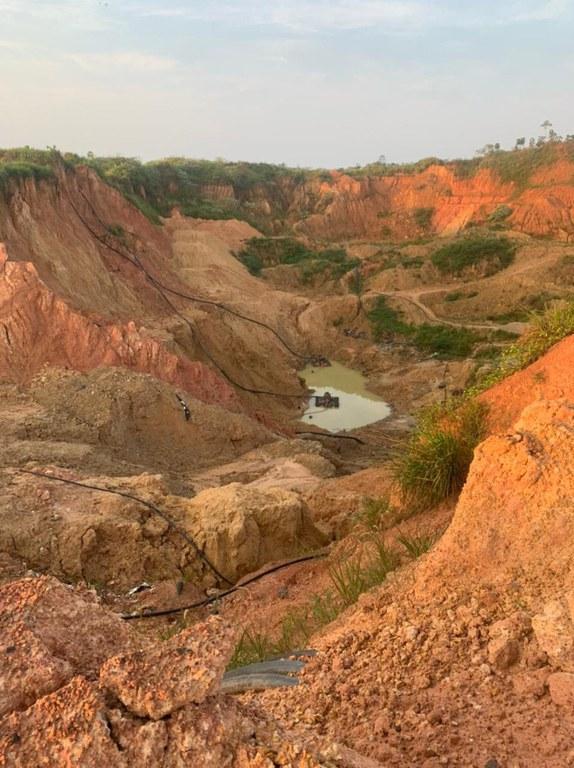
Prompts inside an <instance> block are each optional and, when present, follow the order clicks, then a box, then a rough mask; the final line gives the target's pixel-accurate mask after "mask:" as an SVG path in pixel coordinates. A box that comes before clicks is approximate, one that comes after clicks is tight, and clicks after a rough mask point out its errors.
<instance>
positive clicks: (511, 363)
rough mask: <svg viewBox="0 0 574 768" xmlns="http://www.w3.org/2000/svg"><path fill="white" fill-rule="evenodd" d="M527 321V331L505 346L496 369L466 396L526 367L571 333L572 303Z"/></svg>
mask: <svg viewBox="0 0 574 768" xmlns="http://www.w3.org/2000/svg"><path fill="white" fill-rule="evenodd" d="M529 320H530V324H531V325H530V329H529V330H528V331H527V332H526V333H525V334H524V335H523V336H521V337H520V338H519V339H518V340H517V341H516V342H515V343H514V344H511V345H509V346H508V347H506V349H505V350H504V351H503V352H502V354H501V355H500V359H499V362H498V365H497V366H496V367H495V369H494V370H493V371H491V372H490V373H488V374H486V375H485V376H483V377H482V378H481V379H480V380H479V381H478V382H476V384H475V385H474V386H473V387H472V388H471V389H470V390H469V392H468V395H469V396H471V395H473V394H476V393H477V392H482V391H483V390H485V389H488V387H491V386H493V385H494V384H496V383H498V382H499V381H501V380H502V379H505V378H506V377H507V376H510V375H512V374H513V373H516V371H520V370H522V368H526V366H528V365H530V364H531V363H533V362H534V361H535V360H537V359H538V358H539V357H541V356H542V355H543V354H545V352H547V351H548V350H549V349H550V347H553V346H554V344H557V343H558V342H559V341H562V339H564V338H565V337H566V336H570V334H572V333H574V300H572V299H571V300H562V301H556V302H553V303H551V304H550V305H549V306H548V307H547V308H546V309H545V310H544V311H542V312H538V313H533V314H531V315H530V316H529Z"/></svg>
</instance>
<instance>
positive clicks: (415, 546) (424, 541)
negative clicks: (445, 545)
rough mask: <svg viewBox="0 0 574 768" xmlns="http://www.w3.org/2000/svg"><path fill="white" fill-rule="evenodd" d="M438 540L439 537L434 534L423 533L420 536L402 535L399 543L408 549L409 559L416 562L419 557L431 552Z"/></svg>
mask: <svg viewBox="0 0 574 768" xmlns="http://www.w3.org/2000/svg"><path fill="white" fill-rule="evenodd" d="M437 538H438V537H437V535H436V534H433V533H423V534H419V535H418V536H408V535H407V534H401V535H400V536H398V537H397V541H398V542H399V544H401V545H402V546H403V547H404V548H405V549H406V551H407V554H408V555H409V557H411V558H412V559H413V560H416V559H417V558H418V557H420V556H421V555H424V554H425V553H426V552H428V551H429V549H430V548H431V547H432V545H433V544H434V543H435V542H436V540H437Z"/></svg>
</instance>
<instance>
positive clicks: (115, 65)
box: [65, 51, 177, 72]
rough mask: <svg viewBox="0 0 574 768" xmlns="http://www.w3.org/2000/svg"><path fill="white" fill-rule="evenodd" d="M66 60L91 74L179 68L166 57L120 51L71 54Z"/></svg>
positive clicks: (166, 70)
mask: <svg viewBox="0 0 574 768" xmlns="http://www.w3.org/2000/svg"><path fill="white" fill-rule="evenodd" d="M65 58H66V59H68V60H69V61H73V62H74V64H77V65H78V66H79V67H81V68H82V69H86V70H88V71H90V72H111V71H116V70H129V71H131V72H169V71H172V70H174V69H176V68H177V62H176V61H175V59H171V58H167V57H164V56H154V55H152V54H148V53H141V52H139V51H119V52H115V53H69V54H67V55H66V57H65Z"/></svg>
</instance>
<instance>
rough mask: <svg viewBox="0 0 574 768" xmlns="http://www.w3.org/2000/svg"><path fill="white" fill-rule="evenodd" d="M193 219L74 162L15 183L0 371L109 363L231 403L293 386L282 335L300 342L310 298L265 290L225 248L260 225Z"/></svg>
mask: <svg viewBox="0 0 574 768" xmlns="http://www.w3.org/2000/svg"><path fill="white" fill-rule="evenodd" d="M196 227H197V228H195V227H194V224H193V222H190V221H189V220H185V219H183V218H181V217H176V218H175V219H174V220H173V221H170V222H168V225H167V226H164V227H161V226H156V225H153V224H151V223H150V222H149V221H148V220H147V219H146V218H145V216H143V215H142V214H141V213H140V212H139V211H138V210H137V209H136V208H134V206H132V205H131V204H130V203H129V202H128V201H127V200H126V199H125V198H124V196H123V195H122V194H121V193H120V192H118V191H117V190H115V189H113V188H111V187H110V186H108V185H107V184H105V183H104V182H103V181H102V180H101V179H100V178H99V177H98V176H97V174H95V173H94V172H93V171H91V170H89V169H87V168H83V167H77V168H76V169H74V170H71V169H67V170H66V169H64V168H63V167H60V168H58V169H57V173H56V176H55V177H54V178H52V179H49V180H46V181H41V182H37V181H34V180H32V179H26V180H21V181H19V182H18V183H17V184H14V185H13V186H12V188H11V190H10V193H9V194H6V195H5V196H4V197H3V198H2V200H1V201H0V243H2V244H3V245H2V249H1V251H0V269H1V276H2V279H1V280H0V323H1V327H0V379H4V380H8V381H14V382H24V381H26V380H28V379H29V378H30V377H31V376H32V375H33V374H35V373H36V372H37V371H39V370H40V369H41V368H42V366H44V365H49V366H64V367H69V368H73V369H77V370H82V371H85V370H89V369H91V368H94V367H97V366H100V365H118V366H125V367H127V368H130V369H132V370H135V371H139V372H142V373H151V374H152V375H154V376H156V377H157V378H160V379H163V380H164V381H166V382H168V383H172V384H176V385H177V386H178V387H180V388H182V389H183V390H185V391H187V392H188V393H189V394H190V395H191V396H193V397H197V398H199V399H201V400H204V401H205V402H210V403H218V404H221V405H224V406H226V407H231V408H233V409H237V408H239V407H240V401H243V404H244V405H247V406H248V408H253V407H255V401H254V400H253V398H250V395H249V390H262V391H271V392H277V393H279V394H282V393H286V394H296V393H298V392H299V391H300V387H299V384H298V381H297V378H296V374H295V363H296V357H295V356H294V355H293V354H291V353H290V351H289V350H288V349H287V348H286V346H285V344H284V343H283V341H286V342H287V344H288V346H289V347H290V348H291V349H294V350H297V349H301V348H302V347H303V346H304V342H303V340H302V339H301V338H299V337H298V336H297V334H296V330H295V328H296V323H295V321H296V318H297V316H298V314H299V313H300V312H301V311H302V310H303V309H304V308H305V307H306V306H307V304H308V302H306V301H304V300H299V299H297V298H296V297H292V296H289V295H287V294H280V293H273V294H272V295H271V296H270V292H269V290H268V288H267V287H266V286H265V285H263V284H261V283H260V282H259V281H258V280H256V279H255V278H253V277H251V276H250V275H249V274H248V273H247V271H246V270H245V268H244V267H243V266H242V265H241V264H239V263H238V262H237V261H236V260H235V259H234V258H233V257H232V255H231V252H230V246H233V247H237V244H238V243H239V242H240V241H241V240H242V239H244V238H246V237H251V236H253V235H254V234H256V233H255V230H253V229H252V228H250V227H249V226H248V225H246V224H242V223H239V222H226V223H225V224H223V223H221V224H219V223H215V222H214V223H212V224H211V225H210V226H206V225H201V224H198V225H196ZM162 286H163V287H162ZM183 294H185V296H193V297H195V299H196V301H189V300H188V299H187V298H185V297H184V296H183ZM220 302H226V306H227V305H229V306H231V308H232V309H233V310H234V312H235V314H233V313H231V314H230V313H229V312H226V311H225V310H224V309H223V308H222V307H221V306H220V305H219V303H220ZM239 315H245V316H249V317H252V318H255V319H256V320H258V321H259V322H260V323H262V324H266V325H268V326H270V327H271V328H272V329H281V333H282V334H283V335H284V336H285V337H286V338H285V339H284V340H282V339H279V338H278V337H277V336H276V335H274V334H273V333H272V331H270V330H269V329H268V328H266V327H263V325H253V324H252V323H249V322H247V321H246V320H245V319H244V318H242V317H240V316H239ZM278 402H279V403H281V398H279V399H278ZM285 402H287V403H289V400H286V401H285V400H284V401H283V403H285ZM257 407H259V405H258V406H257Z"/></svg>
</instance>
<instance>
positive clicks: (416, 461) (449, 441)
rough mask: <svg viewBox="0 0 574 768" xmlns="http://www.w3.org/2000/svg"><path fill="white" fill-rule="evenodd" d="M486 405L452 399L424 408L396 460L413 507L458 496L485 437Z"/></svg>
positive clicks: (401, 479) (402, 486)
mask: <svg viewBox="0 0 574 768" xmlns="http://www.w3.org/2000/svg"><path fill="white" fill-rule="evenodd" d="M485 416H486V406H484V405H483V404H482V403H479V402H477V401H475V400H462V401H460V400H453V401H450V402H448V403H446V404H436V405H433V406H430V407H429V408H426V409H424V410H423V411H422V412H421V413H420V414H419V418H418V423H417V426H416V428H415V431H414V433H413V435H412V436H411V438H410V439H409V441H408V443H407V444H406V446H405V447H404V449H403V450H402V452H401V453H400V454H399V456H398V457H397V464H396V479H397V482H398V484H399V487H400V488H401V491H402V493H403V496H404V497H405V499H406V500H408V501H409V502H410V503H411V504H413V506H415V507H417V508H419V509H427V508H430V507H431V506H433V505H434V504H437V503H438V502H440V501H442V500H443V499H446V498H448V497H450V496H452V495H453V494H455V493H458V492H459V491H460V490H461V488H462V486H463V485H464V482H465V480H466V477H467V475H468V470H469V467H470V463H471V461H472V457H473V453H474V449H475V447H476V446H477V445H478V443H479V442H480V441H481V440H482V438H483V437H484V435H485Z"/></svg>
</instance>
